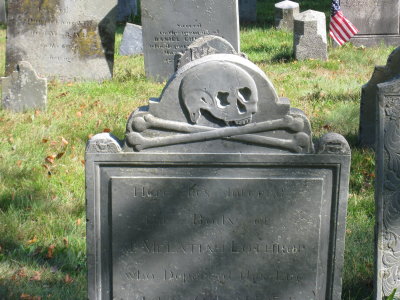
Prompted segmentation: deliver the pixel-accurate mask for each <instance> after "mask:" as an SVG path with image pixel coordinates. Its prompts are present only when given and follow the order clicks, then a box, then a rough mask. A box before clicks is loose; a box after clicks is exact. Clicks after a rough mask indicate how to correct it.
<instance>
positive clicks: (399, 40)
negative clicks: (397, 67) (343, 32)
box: [350, 34, 400, 47]
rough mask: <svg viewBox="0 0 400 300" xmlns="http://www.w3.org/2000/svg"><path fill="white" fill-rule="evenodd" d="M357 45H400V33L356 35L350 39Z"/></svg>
mask: <svg viewBox="0 0 400 300" xmlns="http://www.w3.org/2000/svg"><path fill="white" fill-rule="evenodd" d="M350 42H351V43H353V44H354V45H355V46H365V47H374V46H379V45H380V44H384V45H386V46H399V45H400V35H366V34H365V35H364V34H363V35H356V36H355V37H353V38H352V39H351V40H350Z"/></svg>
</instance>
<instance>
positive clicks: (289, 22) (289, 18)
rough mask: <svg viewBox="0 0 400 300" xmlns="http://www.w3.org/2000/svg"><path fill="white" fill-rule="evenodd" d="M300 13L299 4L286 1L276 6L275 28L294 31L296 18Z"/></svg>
mask: <svg viewBox="0 0 400 300" xmlns="http://www.w3.org/2000/svg"><path fill="white" fill-rule="evenodd" d="M299 13H300V6H299V4H298V3H297V2H293V1H289V0H285V1H281V2H279V3H276V4H275V28H277V29H285V30H289V31H293V26H294V16H295V15H297V14H299Z"/></svg>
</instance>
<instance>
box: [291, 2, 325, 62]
mask: <svg viewBox="0 0 400 300" xmlns="http://www.w3.org/2000/svg"><path fill="white" fill-rule="evenodd" d="M293 48H294V54H295V57H296V59H298V60H303V59H321V60H327V59H328V50H327V42H326V24H325V14H324V13H323V12H319V11H315V10H311V9H310V10H306V11H305V12H302V13H300V14H297V15H295V17H294V38H293Z"/></svg>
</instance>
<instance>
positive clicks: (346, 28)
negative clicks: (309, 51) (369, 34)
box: [329, 1, 358, 46]
mask: <svg viewBox="0 0 400 300" xmlns="http://www.w3.org/2000/svg"><path fill="white" fill-rule="evenodd" d="M337 9H339V10H337ZM332 11H333V15H332V17H331V22H330V24H329V36H330V37H331V38H332V39H333V40H334V41H335V42H336V43H338V44H339V45H340V46H341V45H343V44H344V43H345V42H347V41H348V40H350V39H351V38H352V37H353V36H354V35H355V34H357V32H358V29H357V28H356V27H355V26H354V25H353V24H352V23H351V22H350V21H349V20H347V19H346V18H345V17H344V16H343V13H342V12H341V11H340V6H339V4H338V3H337V2H336V1H333V2H332Z"/></svg>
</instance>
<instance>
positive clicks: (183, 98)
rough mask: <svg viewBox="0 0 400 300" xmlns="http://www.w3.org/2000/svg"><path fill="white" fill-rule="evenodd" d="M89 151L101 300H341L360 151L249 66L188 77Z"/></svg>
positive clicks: (232, 61)
mask: <svg viewBox="0 0 400 300" xmlns="http://www.w3.org/2000/svg"><path fill="white" fill-rule="evenodd" d="M126 128H127V130H126V135H125V140H123V141H121V140H118V139H117V138H116V137H114V136H112V135H111V134H109V133H102V134H99V135H96V136H94V137H93V138H92V139H91V140H90V141H89V142H88V144H87V148H86V187H87V189H86V199H87V251H88V276H89V277H88V285H89V286H88V293H89V298H90V299H140V300H144V299H146V300H147V299H168V300H169V299H181V300H186V299H192V300H194V299H203V300H211V299H218V300H232V299H235V300H238V299H240V300H242V299H252V300H253V299H254V300H255V299H262V300H266V299H268V300H272V299H285V300H287V299H292V300H293V299H299V300H300V299H301V300H304V299H315V300H332V299H334V300H339V299H341V297H340V295H341V269H342V267H343V250H344V237H345V217H346V205H347V193H348V180H349V177H348V175H349V164H350V149H349V146H348V144H347V142H346V140H345V139H344V138H343V137H342V136H340V135H337V134H327V135H325V136H324V137H323V138H322V139H320V141H319V143H318V144H317V145H316V148H315V149H314V145H313V143H312V137H311V130H310V123H309V121H308V120H307V118H306V116H305V115H304V113H303V112H302V111H300V110H298V109H293V108H290V105H289V101H288V100H287V99H285V98H278V96H277V93H276V90H275V88H274V87H273V86H272V84H271V81H270V80H269V79H268V78H267V77H266V75H265V74H264V73H263V72H262V70H261V69H259V68H258V67H257V66H256V65H254V64H252V63H251V62H250V61H248V60H246V59H245V58H243V57H241V56H239V55H232V54H213V55H207V56H205V57H202V58H199V59H197V60H194V61H192V62H190V63H188V64H186V65H184V66H183V67H181V68H180V69H179V70H178V71H177V72H176V73H175V74H174V75H173V77H171V79H170V81H169V82H168V83H167V85H166V86H165V88H164V91H163V93H162V95H161V96H160V98H158V99H152V100H150V102H149V106H147V107H142V108H139V109H137V110H136V111H135V112H133V113H132V115H131V116H130V117H129V119H128V122H127V127H126Z"/></svg>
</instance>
